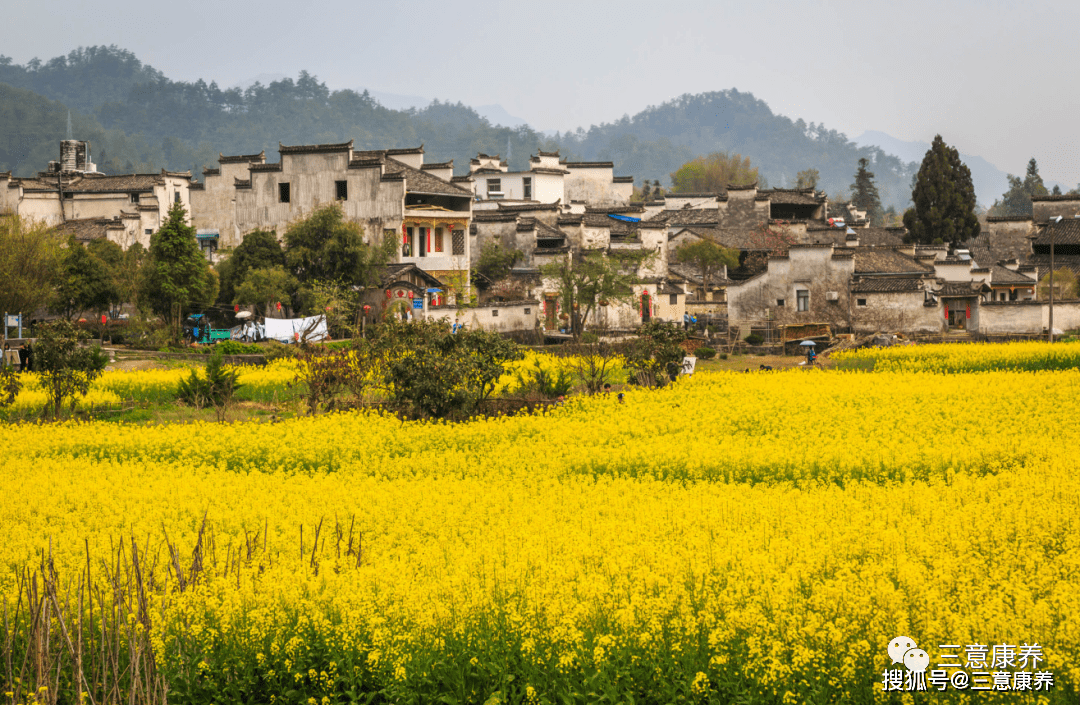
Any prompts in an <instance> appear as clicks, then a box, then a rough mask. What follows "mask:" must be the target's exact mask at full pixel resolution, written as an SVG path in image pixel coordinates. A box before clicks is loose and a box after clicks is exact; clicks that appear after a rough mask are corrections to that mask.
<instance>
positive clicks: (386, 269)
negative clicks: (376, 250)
mask: <svg viewBox="0 0 1080 705" xmlns="http://www.w3.org/2000/svg"><path fill="white" fill-rule="evenodd" d="M406 274H415V275H418V276H419V277H420V279H421V280H422V281H424V282H425V283H426V284H427V285H428V286H430V287H441V286H443V283H442V282H441V281H439V280H438V279H436V278H435V277H434V276H433V275H431V274H428V273H427V272H425V271H424V270H423V269H421V268H420V267H418V266H416V265H415V264H414V263H412V262H403V263H400V264H386V265H383V268H382V277H381V281H382V286H383V287H386V286H389V285H390V284H391V283H393V282H394V281H397V280H399V279H401V278H402V277H403V276H404V275H406Z"/></svg>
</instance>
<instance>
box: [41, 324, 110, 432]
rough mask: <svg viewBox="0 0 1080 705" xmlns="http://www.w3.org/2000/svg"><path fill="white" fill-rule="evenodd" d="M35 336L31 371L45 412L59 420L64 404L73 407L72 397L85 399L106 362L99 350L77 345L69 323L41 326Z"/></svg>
mask: <svg viewBox="0 0 1080 705" xmlns="http://www.w3.org/2000/svg"><path fill="white" fill-rule="evenodd" d="M35 332H36V333H37V339H36V340H35V341H34V371H35V372H37V373H38V375H39V380H40V382H41V387H42V389H44V390H45V392H46V394H47V395H48V406H47V407H46V412H51V413H52V416H53V418H54V419H59V418H60V414H61V413H62V411H63V408H64V403H65V402H66V401H68V400H69V399H70V400H71V402H72V406H74V403H75V395H76V394H79V395H82V396H86V393H87V392H89V391H90V385H91V384H92V383H93V382H94V380H95V379H97V378H98V376H99V375H100V374H101V372H102V371H103V370H104V369H105V365H106V364H108V362H109V359H108V357H107V356H106V355H105V354H104V353H102V352H101V348H98V347H92V346H84V345H82V344H80V341H79V333H78V331H76V330H75V326H73V325H72V324H71V322H70V321H65V320H57V321H52V322H51V323H42V324H39V325H38V326H37V327H36V331H35Z"/></svg>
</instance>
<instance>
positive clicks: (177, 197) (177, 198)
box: [173, 191, 180, 203]
mask: <svg viewBox="0 0 1080 705" xmlns="http://www.w3.org/2000/svg"><path fill="white" fill-rule="evenodd" d="M179 202H180V192H179V191H177V192H176V193H174V194H173V203H179Z"/></svg>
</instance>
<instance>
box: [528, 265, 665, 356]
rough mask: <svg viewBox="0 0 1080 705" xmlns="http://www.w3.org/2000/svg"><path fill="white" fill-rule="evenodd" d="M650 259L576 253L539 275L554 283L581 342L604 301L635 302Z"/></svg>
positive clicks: (576, 337) (545, 267)
mask: <svg viewBox="0 0 1080 705" xmlns="http://www.w3.org/2000/svg"><path fill="white" fill-rule="evenodd" d="M650 257H651V255H649V254H646V253H640V252H628V251H615V252H612V253H611V254H610V255H607V254H605V253H603V252H589V253H585V254H582V253H576V254H574V255H572V256H571V257H569V258H567V259H563V260H560V261H558V262H552V263H551V264H547V265H544V266H542V267H540V274H541V275H542V276H544V277H546V278H549V279H551V280H553V281H554V283H555V286H556V287H557V288H558V291H559V299H560V301H561V302H562V310H563V311H564V312H566V313H567V314H568V315H569V316H570V330H571V332H572V333H573V334H574V339H575V340H578V339H580V338H581V334H582V332H584V330H585V325H584V324H585V321H586V320H588V318H589V314H590V313H592V311H593V310H594V309H595V308H596V306H597V305H598V304H599V303H600V302H601V301H607V302H614V301H621V302H624V303H632V302H633V301H634V284H637V283H638V282H639V278H638V276H637V269H638V267H639V266H640V265H641V264H643V263H644V262H645V261H646V260H647V259H649V258H650Z"/></svg>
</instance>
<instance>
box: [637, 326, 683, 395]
mask: <svg viewBox="0 0 1080 705" xmlns="http://www.w3.org/2000/svg"><path fill="white" fill-rule="evenodd" d="M684 340H686V333H685V332H684V331H683V329H682V327H680V326H673V325H670V324H667V323H660V322H652V323H646V324H645V325H643V326H641V328H640V329H639V330H638V337H637V338H636V339H635V340H634V341H633V343H631V344H630V349H629V352H628V353H627V356H626V362H627V365H628V366H629V367H630V368H631V369H633V370H634V371H635V372H636V373H637V381H638V384H640V385H641V386H643V387H662V386H663V385H664V384H665V382H666V381H667V379H668V378H670V379H671V380H674V379H675V378H676V377H677V376H678V374H679V369H680V367H681V365H682V359H683V356H684V355H685V352H684V350H683V348H682V342H683V341H684Z"/></svg>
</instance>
